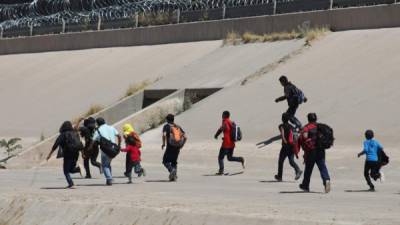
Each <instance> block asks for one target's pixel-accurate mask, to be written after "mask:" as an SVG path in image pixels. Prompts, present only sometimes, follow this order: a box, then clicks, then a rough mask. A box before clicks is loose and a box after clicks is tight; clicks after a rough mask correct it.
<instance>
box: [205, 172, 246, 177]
mask: <svg viewBox="0 0 400 225" xmlns="http://www.w3.org/2000/svg"><path fill="white" fill-rule="evenodd" d="M240 174H244V171H241V172H236V173H224V174H223V175H220V174H216V173H213V174H203V177H222V176H236V175H240Z"/></svg>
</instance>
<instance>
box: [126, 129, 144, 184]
mask: <svg viewBox="0 0 400 225" xmlns="http://www.w3.org/2000/svg"><path fill="white" fill-rule="evenodd" d="M125 140H126V148H124V149H121V151H122V152H126V153H127V154H129V156H130V157H129V161H128V165H127V171H126V176H127V177H128V183H129V184H131V183H132V168H134V171H135V173H136V174H137V175H138V177H141V176H146V172H145V170H144V169H143V168H142V166H141V165H140V161H141V158H140V156H141V152H140V149H139V148H138V147H137V145H136V142H135V138H134V137H133V136H132V135H129V136H127V137H126V139H125Z"/></svg>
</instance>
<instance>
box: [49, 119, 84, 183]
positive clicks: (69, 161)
mask: <svg viewBox="0 0 400 225" xmlns="http://www.w3.org/2000/svg"><path fill="white" fill-rule="evenodd" d="M71 133H72V135H78V134H77V133H76V131H75V130H74V128H73V127H72V123H71V122H70V121H65V122H64V123H63V124H62V125H61V127H60V135H59V136H58V137H57V139H56V141H55V143H54V145H53V147H52V149H51V151H50V153H49V155H48V156H47V158H46V159H47V160H49V159H50V157H51V155H52V154H53V152H54V151H55V150H56V149H57V148H58V147H61V149H62V151H63V160H64V161H63V171H64V175H65V178H66V180H67V182H68V187H67V188H72V187H73V186H74V182H73V181H72V178H71V176H70V173H80V174H81V176H82V173H81V168H80V167H79V166H76V163H77V161H78V158H79V150H77V149H69V148H68V146H67V142H66V136H67V135H71Z"/></svg>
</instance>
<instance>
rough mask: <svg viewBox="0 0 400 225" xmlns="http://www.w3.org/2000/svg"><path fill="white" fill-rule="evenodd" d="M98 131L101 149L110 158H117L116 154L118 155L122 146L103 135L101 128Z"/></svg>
mask: <svg viewBox="0 0 400 225" xmlns="http://www.w3.org/2000/svg"><path fill="white" fill-rule="evenodd" d="M97 133H98V134H99V136H100V141H99V145H100V149H101V151H103V152H104V154H106V155H107V156H108V157H109V158H111V159H112V158H115V156H117V155H118V154H119V153H120V152H121V148H120V147H119V146H118V145H117V144H115V143H114V142H112V141H110V140H108V139H107V138H105V137H103V136H102V135H101V133H100V131H99V130H97Z"/></svg>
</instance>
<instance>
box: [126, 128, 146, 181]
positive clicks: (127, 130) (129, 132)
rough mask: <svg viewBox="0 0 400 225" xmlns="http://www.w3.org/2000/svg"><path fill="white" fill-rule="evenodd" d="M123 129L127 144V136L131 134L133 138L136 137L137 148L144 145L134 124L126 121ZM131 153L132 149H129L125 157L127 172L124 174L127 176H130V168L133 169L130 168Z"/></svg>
mask: <svg viewBox="0 0 400 225" xmlns="http://www.w3.org/2000/svg"><path fill="white" fill-rule="evenodd" d="M122 131H123V134H124V136H123V137H124V140H125V144H126V145H128V143H127V138H128V137H129V136H132V137H133V139H134V141H135V146H136V147H137V148H139V149H140V148H141V147H142V141H141V140H140V137H139V135H138V134H137V133H136V132H135V130H134V129H133V127H132V125H131V124H129V123H126V124H124V126H123V127H122ZM130 154H131V153H130V151H128V152H126V158H125V172H124V175H125V176H126V177H128V170H129V169H130V170H132V169H131V168H130V164H131V163H130V161H131V155H130Z"/></svg>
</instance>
